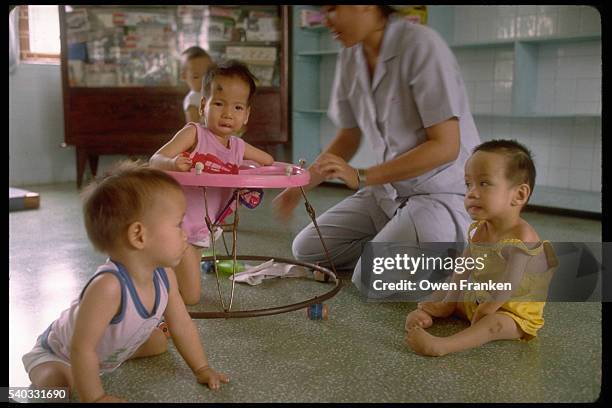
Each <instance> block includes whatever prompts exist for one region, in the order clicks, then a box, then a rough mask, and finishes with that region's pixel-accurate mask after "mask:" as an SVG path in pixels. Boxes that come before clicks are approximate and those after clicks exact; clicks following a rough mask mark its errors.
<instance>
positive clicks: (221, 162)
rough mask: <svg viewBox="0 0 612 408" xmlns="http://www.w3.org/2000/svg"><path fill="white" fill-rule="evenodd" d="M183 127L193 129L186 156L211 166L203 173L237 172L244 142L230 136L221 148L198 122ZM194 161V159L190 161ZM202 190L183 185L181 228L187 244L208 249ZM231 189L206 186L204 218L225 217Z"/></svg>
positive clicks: (212, 135) (218, 218) (201, 188)
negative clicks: (194, 134)
mask: <svg viewBox="0 0 612 408" xmlns="http://www.w3.org/2000/svg"><path fill="white" fill-rule="evenodd" d="M185 126H195V127H196V130H197V139H198V141H197V144H196V147H195V149H193V151H192V152H191V153H189V157H190V158H191V159H192V160H194V158H195V157H196V156H202V155H205V156H206V157H207V158H212V164H213V165H211V166H208V165H205V167H204V170H203V171H204V172H214V173H233V172H237V169H238V167H240V165H241V164H242V158H243V157H244V146H245V144H244V140H242V139H240V138H238V137H236V136H230V140H229V148H227V147H225V146H223V145H222V144H221V142H219V140H218V139H217V137H216V136H215V135H214V134H213V133H212V132H211V131H210V130H208V129H207V128H206V127H204V126H203V125H201V124H199V123H195V122H190V123H188V124H187V125H185ZM194 162H195V160H194ZM203 189H204V187H190V186H183V191H184V192H185V198H186V200H187V209H186V210H185V217H184V218H183V229H184V230H185V232H186V233H187V241H188V242H189V243H190V244H193V245H198V246H208V245H205V244H204V243H207V242H208V235H209V233H208V227H207V226H206V221H205V218H204V216H205V208H206V207H205V205H204V192H203ZM233 192H234V189H233V188H218V187H206V200H207V202H208V216H209V217H210V219H211V221H212V222H221V221H222V219H221V216H222V215H223V216H225V215H227V212H226V211H224V209H225V207H226V206H227V204H228V203H229V202H230V201H231V200H232V195H233Z"/></svg>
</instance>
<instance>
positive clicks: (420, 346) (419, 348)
mask: <svg viewBox="0 0 612 408" xmlns="http://www.w3.org/2000/svg"><path fill="white" fill-rule="evenodd" d="M405 342H406V344H407V345H408V346H410V348H412V349H413V350H414V351H415V353H417V354H420V355H422V356H431V357H441V356H443V355H445V354H447V353H448V352H447V351H446V349H445V347H444V342H445V340H444V339H443V338H440V337H436V336H432V335H431V334H429V333H427V332H426V331H425V330H424V329H423V328H421V327H418V326H415V327H412V328H411V329H410V330H407V331H406V338H405Z"/></svg>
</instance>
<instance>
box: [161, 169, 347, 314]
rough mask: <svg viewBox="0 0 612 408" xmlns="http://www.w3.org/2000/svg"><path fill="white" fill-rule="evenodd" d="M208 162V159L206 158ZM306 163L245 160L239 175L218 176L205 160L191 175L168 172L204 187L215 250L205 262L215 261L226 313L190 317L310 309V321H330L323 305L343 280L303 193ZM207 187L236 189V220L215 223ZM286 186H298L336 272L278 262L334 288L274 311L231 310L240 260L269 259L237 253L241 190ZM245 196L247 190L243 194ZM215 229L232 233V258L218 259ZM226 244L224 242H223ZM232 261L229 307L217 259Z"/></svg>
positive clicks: (206, 216) (238, 171)
mask: <svg viewBox="0 0 612 408" xmlns="http://www.w3.org/2000/svg"><path fill="white" fill-rule="evenodd" d="M204 159H205V158H204ZM304 163H305V162H304V160H300V165H299V166H296V165H292V164H288V163H283V162H274V163H273V164H272V165H270V166H258V165H257V164H256V163H255V162H253V161H250V160H245V161H244V162H243V164H242V165H241V166H240V167H239V168H238V169H236V171H235V172H236V173H237V174H219V173H211V172H203V171H202V170H203V169H204V168H206V170H207V171H210V170H212V171H214V163H210V162H207V161H206V160H202V161H198V159H196V160H194V167H193V168H192V169H191V170H190V171H188V172H177V171H167V173H168V174H170V175H171V176H173V177H174V178H175V179H176V180H177V181H178V182H179V183H181V184H182V185H184V186H198V187H202V192H203V194H204V204H205V221H206V226H207V228H208V231H209V234H210V240H211V241H210V242H211V249H212V256H202V261H212V267H213V268H214V271H215V277H216V280H217V291H218V294H219V301H220V304H221V308H222V309H223V311H205V312H204V311H190V312H189V314H190V316H191V317H192V318H195V319H215V318H234V317H255V316H267V315H274V314H279V313H286V312H291V311H294V310H298V309H302V308H307V311H308V316H309V317H310V318H311V319H316V320H320V319H327V314H328V308H327V305H325V304H323V303H322V302H323V301H325V300H327V299H330V298H331V297H333V296H334V295H335V294H336V293H338V291H339V290H340V286H341V281H340V279H338V278H337V277H336V269H335V267H334V264H333V262H332V261H331V258H330V256H329V252H328V250H327V247H326V246H325V242H324V241H323V237H322V236H321V232H320V230H319V226H318V225H317V221H316V216H315V211H314V209H313V208H312V206H311V205H310V202H309V201H308V198H307V197H306V193H305V192H304V188H303V186H305V185H307V184H308V183H309V182H310V174H309V173H308V171H307V170H305V169H304ZM207 187H228V188H234V189H235V190H234V192H233V199H232V201H230V205H231V204H232V203H234V204H235V208H234V209H233V210H234V220H233V222H232V223H229V224H222V223H213V222H212V221H211V219H210V217H209V216H208V202H207V199H206V188H207ZM286 187H299V188H300V191H301V192H302V197H304V205H305V206H306V212H307V213H308V215H309V216H310V219H311V220H312V222H313V225H314V226H315V229H316V230H317V233H318V235H319V239H320V240H321V245H322V246H323V250H324V252H325V256H326V259H327V262H328V263H329V264H330V265H331V268H332V270H333V272H332V271H331V270H329V269H327V268H324V267H322V266H319V265H315V264H311V263H307V262H298V261H297V260H291V259H284V258H277V257H275V260H277V261H278V262H282V263H286V264H292V265H299V266H303V267H306V268H310V269H312V270H313V272H314V275H315V277H316V279H317V280H320V281H325V282H328V281H331V282H333V283H334V287H333V288H332V289H331V290H329V291H328V292H326V293H324V294H322V295H320V296H316V297H314V298H311V299H307V300H304V301H302V302H298V303H293V304H289V305H285V306H277V307H271V308H264V309H255V310H235V311H232V310H231V308H232V302H233V300H234V288H235V285H236V279H234V277H235V274H236V265H237V260H241V261H249V260H250V261H266V260H268V259H269V257H265V256H255V255H248V256H241V255H237V254H236V252H237V251H236V247H237V239H238V236H237V231H238V221H239V216H238V207H239V202H240V201H243V202H244V194H243V197H241V196H240V194H241V190H242V189H258V188H259V189H260V188H286ZM243 193H244V191H243ZM246 196H247V197H248V193H247V195H246ZM245 205H247V207H250V205H249V203H248V198H247V200H246V202H245ZM215 228H223V230H224V231H231V232H232V238H233V245H232V251H231V255H229V251H228V250H227V246H226V247H225V248H226V252H227V253H228V255H227V256H225V255H224V256H217V254H216V252H215V234H214V230H215ZM224 244H225V239H224ZM230 259H231V260H232V289H231V294H230V299H229V303H228V304H227V306H226V302H225V300H224V296H223V294H222V293H221V284H220V281H219V268H218V265H217V261H218V260H221V261H223V260H230Z"/></svg>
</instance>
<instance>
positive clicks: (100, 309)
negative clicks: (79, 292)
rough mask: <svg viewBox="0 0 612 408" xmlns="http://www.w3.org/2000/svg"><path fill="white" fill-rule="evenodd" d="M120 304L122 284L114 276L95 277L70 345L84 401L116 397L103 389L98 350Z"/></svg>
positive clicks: (77, 382) (71, 356)
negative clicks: (99, 343) (108, 394)
mask: <svg viewBox="0 0 612 408" xmlns="http://www.w3.org/2000/svg"><path fill="white" fill-rule="evenodd" d="M120 305H121V284H120V283H119V281H118V280H117V278H116V277H115V276H113V275H112V274H110V273H105V274H103V275H101V276H99V277H97V278H95V279H94V280H93V281H92V282H91V283H90V284H89V286H88V287H87V290H86V291H85V293H84V295H83V299H81V302H80V304H79V309H78V312H77V317H76V322H75V326H74V334H73V336H72V343H71V345H70V363H71V366H72V376H73V378H74V384H75V388H76V390H77V392H78V393H79V397H80V399H81V402H93V401H97V400H103V399H108V398H114V397H111V396H107V395H106V394H105V392H104V388H102V382H101V381H100V375H99V372H100V363H99V361H98V355H97V354H96V347H97V345H98V342H99V341H100V339H101V338H102V335H103V334H104V331H105V330H106V328H107V327H108V325H109V324H110V321H111V320H112V318H113V316H115V315H116V314H117V312H118V310H119V308H120Z"/></svg>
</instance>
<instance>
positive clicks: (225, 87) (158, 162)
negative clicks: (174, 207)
mask: <svg viewBox="0 0 612 408" xmlns="http://www.w3.org/2000/svg"><path fill="white" fill-rule="evenodd" d="M203 92H204V95H203V96H202V102H201V104H200V113H201V114H202V117H203V119H204V124H200V123H193V122H192V123H188V124H187V125H186V126H185V127H184V128H183V129H181V130H179V131H178V132H177V133H176V134H175V135H174V137H173V138H172V139H171V140H170V141H169V142H168V143H166V144H165V145H164V146H162V147H161V148H160V149H159V150H158V151H157V152H156V153H155V154H154V155H153V156H152V157H151V160H150V163H151V166H152V167H156V168H159V169H163V170H170V171H190V169H191V168H192V167H194V166H195V163H196V161H199V162H203V164H204V171H205V172H214V173H230V174H231V173H234V174H235V173H237V172H238V168H239V166H240V164H241V163H242V160H243V159H247V160H253V161H255V162H257V163H258V164H260V165H263V166H266V165H271V164H272V163H274V159H273V158H272V156H271V155H269V154H268V153H266V152H264V151H262V150H260V149H257V148H255V147H253V146H251V145H250V144H248V143H246V142H245V141H244V140H242V139H240V138H239V137H237V136H235V134H236V132H238V131H239V130H240V129H241V128H242V127H243V126H245V125H246V124H247V122H248V119H249V114H250V103H251V100H252V98H253V94H254V93H255V79H254V76H253V74H251V72H250V71H249V69H248V68H247V66H246V65H244V64H243V63H241V62H238V61H235V60H230V61H227V62H223V63H220V64H219V65H215V66H213V67H211V69H210V70H209V71H208V73H207V74H206V77H205V79H204V85H203ZM183 190H184V192H185V197H186V199H187V211H186V213H185V218H184V226H185V229H186V232H187V240H188V242H189V244H190V245H189V246H188V249H187V251H186V252H185V256H184V257H183V260H182V261H181V263H180V264H179V265H178V266H177V268H176V276H177V280H178V284H179V290H180V292H181V295H182V297H183V300H184V301H185V303H187V304H195V303H198V302H199V300H200V292H201V281H200V261H201V258H202V248H206V247H208V246H209V245H210V236H209V231H208V227H207V225H206V222H205V214H206V212H208V216H209V218H210V220H211V221H212V222H214V223H221V222H222V221H223V219H224V217H225V216H227V215H229V214H228V211H227V208H228V207H227V204H228V203H230V202H231V199H232V197H233V190H232V189H230V188H208V187H207V188H206V202H207V205H205V202H204V194H203V193H202V188H200V187H183ZM219 231H220V230H219Z"/></svg>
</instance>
